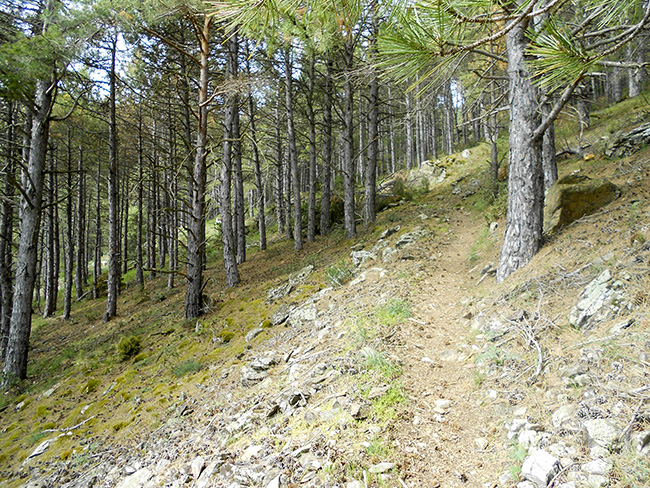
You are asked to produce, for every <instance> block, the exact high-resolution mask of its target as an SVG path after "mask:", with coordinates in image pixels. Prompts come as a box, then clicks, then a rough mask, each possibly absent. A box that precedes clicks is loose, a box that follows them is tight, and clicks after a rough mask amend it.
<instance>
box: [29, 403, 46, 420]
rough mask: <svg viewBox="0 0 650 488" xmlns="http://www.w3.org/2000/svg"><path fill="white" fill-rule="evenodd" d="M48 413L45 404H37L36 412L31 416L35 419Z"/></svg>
mask: <svg viewBox="0 0 650 488" xmlns="http://www.w3.org/2000/svg"><path fill="white" fill-rule="evenodd" d="M48 413H49V411H48V410H47V407H46V406H45V405H39V406H38V407H36V413H35V414H34V416H33V417H32V418H34V419H37V418H43V417H47V414H48Z"/></svg>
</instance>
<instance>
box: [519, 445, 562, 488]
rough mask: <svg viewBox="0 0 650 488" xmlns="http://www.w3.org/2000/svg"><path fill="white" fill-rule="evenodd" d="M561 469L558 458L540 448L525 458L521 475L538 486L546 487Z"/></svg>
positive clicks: (538, 487)
mask: <svg viewBox="0 0 650 488" xmlns="http://www.w3.org/2000/svg"><path fill="white" fill-rule="evenodd" d="M559 470H560V462H559V461H558V459H557V458H556V457H555V456H553V455H551V454H549V453H548V452H546V451H545V450H544V449H539V450H537V451H534V452H533V453H532V454H531V455H529V456H528V457H527V458H526V459H525V460H524V463H523V465H522V466H521V475H522V476H523V477H524V478H525V479H527V480H528V481H530V482H532V483H533V484H534V485H535V486H536V487H537V488H546V486H547V485H548V484H549V483H550V481H551V480H552V479H553V477H554V476H555V475H556V474H557V473H558V472H559Z"/></svg>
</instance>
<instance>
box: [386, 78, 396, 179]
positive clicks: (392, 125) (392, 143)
mask: <svg viewBox="0 0 650 488" xmlns="http://www.w3.org/2000/svg"><path fill="white" fill-rule="evenodd" d="M393 103H395V102H394V100H393V97H392V95H391V89H390V85H388V123H389V130H390V134H389V138H388V141H389V144H390V149H389V150H390V172H391V173H394V172H395V169H396V163H397V157H396V154H395V114H394V109H393Z"/></svg>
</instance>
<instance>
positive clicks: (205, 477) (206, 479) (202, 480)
mask: <svg viewBox="0 0 650 488" xmlns="http://www.w3.org/2000/svg"><path fill="white" fill-rule="evenodd" d="M219 465H220V463H219V462H217V461H211V462H209V463H208V465H207V466H206V467H205V469H204V470H203V472H202V473H201V476H199V479H198V480H196V485H195V487H194V488H208V487H209V486H211V478H212V477H213V476H214V475H215V474H216V473H217V470H218V468H219Z"/></svg>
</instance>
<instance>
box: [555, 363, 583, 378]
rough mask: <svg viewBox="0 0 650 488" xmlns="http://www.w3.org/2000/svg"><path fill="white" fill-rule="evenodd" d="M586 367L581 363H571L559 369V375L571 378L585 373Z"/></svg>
mask: <svg viewBox="0 0 650 488" xmlns="http://www.w3.org/2000/svg"><path fill="white" fill-rule="evenodd" d="M586 372H587V367H586V366H585V365H584V364H583V363H576V364H571V365H569V366H565V367H564V368H562V369H561V370H560V376H562V377H563V378H573V377H574V376H577V375H579V374H585V373H586Z"/></svg>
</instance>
